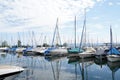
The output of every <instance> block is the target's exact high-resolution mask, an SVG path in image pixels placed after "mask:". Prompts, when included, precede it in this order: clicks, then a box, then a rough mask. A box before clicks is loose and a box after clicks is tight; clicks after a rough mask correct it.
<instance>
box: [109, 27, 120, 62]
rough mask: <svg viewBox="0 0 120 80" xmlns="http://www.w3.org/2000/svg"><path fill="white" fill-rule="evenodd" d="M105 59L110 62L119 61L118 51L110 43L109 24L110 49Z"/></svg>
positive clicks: (119, 54)
mask: <svg viewBox="0 0 120 80" xmlns="http://www.w3.org/2000/svg"><path fill="white" fill-rule="evenodd" d="M107 60H108V61H110V62H116V61H120V52H119V51H118V50H117V49H116V48H114V47H113V44H112V28H111V26H110V50H109V52H108V55H107Z"/></svg>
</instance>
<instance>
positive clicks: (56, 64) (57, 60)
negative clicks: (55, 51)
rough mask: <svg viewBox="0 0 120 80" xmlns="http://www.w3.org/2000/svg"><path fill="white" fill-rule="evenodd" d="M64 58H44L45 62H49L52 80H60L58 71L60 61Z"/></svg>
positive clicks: (59, 69)
mask: <svg viewBox="0 0 120 80" xmlns="http://www.w3.org/2000/svg"><path fill="white" fill-rule="evenodd" d="M63 58H65V57H58V56H45V60H47V61H49V62H50V65H51V68H52V72H53V78H54V80H60V71H61V63H62V59H63Z"/></svg>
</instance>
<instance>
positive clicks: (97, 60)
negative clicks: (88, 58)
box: [94, 58, 107, 68]
mask: <svg viewBox="0 0 120 80" xmlns="http://www.w3.org/2000/svg"><path fill="white" fill-rule="evenodd" d="M94 62H95V64H96V65H100V67H101V68H102V66H103V65H106V64H107V58H105V59H97V58H96V59H94Z"/></svg>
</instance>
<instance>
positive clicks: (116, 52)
mask: <svg viewBox="0 0 120 80" xmlns="http://www.w3.org/2000/svg"><path fill="white" fill-rule="evenodd" d="M108 54H120V52H119V51H118V50H117V49H116V48H111V49H110V50H109V52H108Z"/></svg>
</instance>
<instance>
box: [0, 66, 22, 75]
mask: <svg viewBox="0 0 120 80" xmlns="http://www.w3.org/2000/svg"><path fill="white" fill-rule="evenodd" d="M23 70H24V69H23V68H22V67H18V66H10V65H0V76H4V75H8V74H13V73H16V72H21V71H23Z"/></svg>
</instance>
